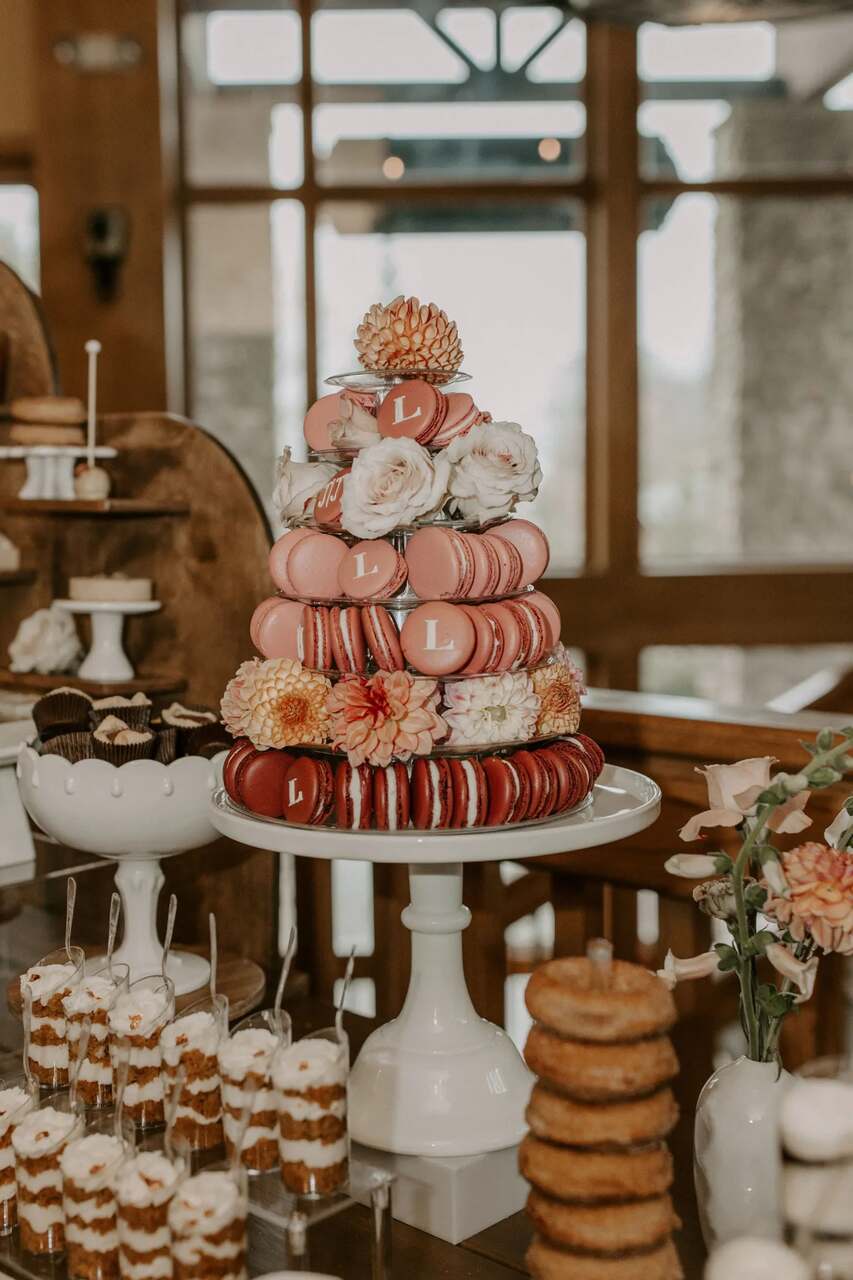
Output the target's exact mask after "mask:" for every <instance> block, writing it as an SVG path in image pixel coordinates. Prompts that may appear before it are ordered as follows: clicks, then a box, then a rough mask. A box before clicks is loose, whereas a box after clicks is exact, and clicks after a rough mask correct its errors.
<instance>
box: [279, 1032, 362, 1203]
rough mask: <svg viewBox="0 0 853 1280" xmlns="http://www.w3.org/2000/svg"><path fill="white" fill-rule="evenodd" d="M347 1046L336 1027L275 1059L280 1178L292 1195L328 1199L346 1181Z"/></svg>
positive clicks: (289, 1049)
mask: <svg viewBox="0 0 853 1280" xmlns="http://www.w3.org/2000/svg"><path fill="white" fill-rule="evenodd" d="M348 1078H349V1041H348V1039H347V1036H346V1033H344V1032H341V1033H340V1035H339V1034H338V1032H337V1029H336V1028H335V1027H327V1028H324V1029H323V1030H322V1031H315V1032H314V1033H313V1034H312V1035H310V1036H306V1037H305V1038H304V1039H302V1040H297V1041H296V1043H295V1044H292V1045H290V1046H289V1047H288V1048H286V1049H280V1050H279V1052H278V1053H277V1054H276V1057H275V1060H274V1062H273V1068H272V1080H273V1086H274V1087H275V1089H276V1092H277V1094H278V1119H279V1159H280V1161H281V1178H282V1182H283V1183H284V1185H285V1187H286V1188H287V1190H288V1191H292V1192H293V1193H294V1194H295V1195H330V1194H331V1193H332V1192H334V1191H339V1190H340V1189H341V1188H342V1187H344V1186H345V1185H346V1183H347V1180H348V1178H349V1133H348V1129H347V1082H348Z"/></svg>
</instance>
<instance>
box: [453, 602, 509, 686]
mask: <svg viewBox="0 0 853 1280" xmlns="http://www.w3.org/2000/svg"><path fill="white" fill-rule="evenodd" d="M459 608H460V609H461V610H462V611H463V612H464V613H467V615H468V617H469V618H470V619H471V621H472V623H473V624H474V636H475V639H474V652H473V653H472V654H471V657H470V658H469V660H468V662H467V663H466V664H465V666H464V667H463V668H462V672H461V674H462V675H463V676H471V675H479V674H480V673H481V672H482V671H485V670H487V664H488V662H489V661H490V659H491V658H492V656H493V654H494V651H495V644H496V641H495V634H496V632H495V624H494V622H493V621H492V619H490V618H487V617H486V615H485V614H484V613H483V611H482V609H481V608H480V607H479V605H476V604H460V606H459ZM501 642H503V637H501Z"/></svg>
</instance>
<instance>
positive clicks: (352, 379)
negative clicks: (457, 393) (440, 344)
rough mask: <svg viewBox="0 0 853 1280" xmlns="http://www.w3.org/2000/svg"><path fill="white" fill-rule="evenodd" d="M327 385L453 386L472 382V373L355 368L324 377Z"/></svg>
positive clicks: (354, 387)
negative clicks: (415, 383)
mask: <svg viewBox="0 0 853 1280" xmlns="http://www.w3.org/2000/svg"><path fill="white" fill-rule="evenodd" d="M324 381H325V382H326V385H327V386H330V387H343V388H344V389H345V390H347V391H368V392H369V391H390V390H391V388H392V387H396V386H399V384H400V383H401V382H412V381H423V382H431V383H432V385H433V386H435V387H452V386H454V385H455V384H456V383H458V382H470V381H471V374H470V373H465V371H464V370H463V369H457V371H456V373H448V371H447V370H446V369H385V370H371V369H354V370H353V371H352V372H351V373H334V374H332V376H331V377H329V378H326V379H324Z"/></svg>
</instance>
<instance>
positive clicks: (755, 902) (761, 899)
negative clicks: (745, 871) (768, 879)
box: [743, 884, 767, 911]
mask: <svg viewBox="0 0 853 1280" xmlns="http://www.w3.org/2000/svg"><path fill="white" fill-rule="evenodd" d="M743 896H744V901H745V903H746V906H747V910H749V911H760V910H761V908H762V907H763V906H764V904H765V902H766V901H767V890H766V889H765V888H764V887H763V886H762V885H760V884H751V885H750V886H749V888H748V889H747V891H746V893H745V894H744V895H743Z"/></svg>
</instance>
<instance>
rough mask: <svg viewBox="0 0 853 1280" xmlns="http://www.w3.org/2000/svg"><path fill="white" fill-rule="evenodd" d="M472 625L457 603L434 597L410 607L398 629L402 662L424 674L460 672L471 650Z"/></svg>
mask: <svg viewBox="0 0 853 1280" xmlns="http://www.w3.org/2000/svg"><path fill="white" fill-rule="evenodd" d="M475 641H476V634H475V631H474V624H473V622H472V621H471V619H470V618H469V617H468V615H467V613H466V612H465V610H464V609H462V608H460V607H459V605H455V604H448V603H447V602H446V601H443V600H434V601H431V602H430V603H429V604H422V605H418V607H417V609H413V610H412V612H411V613H410V614H409V616H408V617H407V618H406V621H405V622H404V623H403V627H402V630H401V631H400V647H401V648H402V650H403V654H404V656H405V658H406V661H407V662H408V663H409V664H410V666H412V667H414V669H415V670H416V671H421V672H423V674H424V675H427V676H446V675H451V674H452V673H453V672H454V671H461V669H462V668H463V667H464V666H465V664H466V662H468V661H469V660H470V658H471V655H472V653H473V652H474V644H475Z"/></svg>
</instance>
